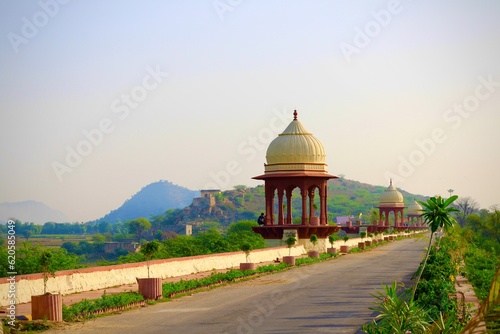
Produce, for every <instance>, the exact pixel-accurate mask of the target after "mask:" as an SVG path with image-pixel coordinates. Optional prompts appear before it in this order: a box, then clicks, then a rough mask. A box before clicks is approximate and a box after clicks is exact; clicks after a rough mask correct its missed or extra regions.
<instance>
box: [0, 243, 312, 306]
mask: <svg viewBox="0 0 500 334" xmlns="http://www.w3.org/2000/svg"><path fill="white" fill-rule="evenodd" d="M290 252H291V255H294V256H301V255H304V254H306V250H305V249H304V247H303V246H302V245H296V246H294V247H292V248H291V249H290ZM288 253H289V250H288V248H287V247H283V246H282V247H272V248H265V249H256V250H253V251H251V253H250V256H249V261H250V262H254V263H260V262H268V261H272V260H274V259H276V258H280V259H281V258H282V257H283V256H286V255H288ZM241 262H246V257H245V254H244V253H243V252H231V253H219V254H210V255H198V256H191V257H183V258H173V259H166V260H153V261H150V268H149V269H150V273H151V277H161V278H168V277H178V276H183V275H189V274H193V273H198V272H204V271H210V270H213V269H227V268H234V267H239V264H240V263H241ZM136 277H148V269H147V264H146V262H138V263H127V264H120V265H113V266H103V267H92V268H83V269H74V270H63V271H57V272H56V273H55V277H50V278H49V280H48V282H47V291H48V292H51V293H61V294H63V295H66V294H71V293H77V292H83V291H91V290H99V289H106V288H110V287H113V286H119V285H126V284H132V283H135V282H136ZM15 282H16V283H15V292H14V293H15V299H16V303H26V302H30V300H31V296H32V295H41V294H43V277H42V274H30V275H19V276H15ZM12 291H13V286H12V285H11V280H10V279H9V277H3V278H0V296H1V297H0V306H7V305H9V302H10V297H9V295H11V293H12Z"/></svg>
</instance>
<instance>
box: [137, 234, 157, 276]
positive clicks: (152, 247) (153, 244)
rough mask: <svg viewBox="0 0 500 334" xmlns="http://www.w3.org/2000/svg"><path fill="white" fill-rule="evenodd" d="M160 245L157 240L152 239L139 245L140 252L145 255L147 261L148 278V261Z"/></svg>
mask: <svg viewBox="0 0 500 334" xmlns="http://www.w3.org/2000/svg"><path fill="white" fill-rule="evenodd" d="M160 245H161V244H160V242H159V241H158V240H153V241H150V242H147V243H145V244H144V245H142V246H141V253H142V254H144V256H145V257H146V261H147V267H148V278H149V261H150V260H151V259H152V258H153V256H154V255H155V254H156V253H158V250H159V249H160Z"/></svg>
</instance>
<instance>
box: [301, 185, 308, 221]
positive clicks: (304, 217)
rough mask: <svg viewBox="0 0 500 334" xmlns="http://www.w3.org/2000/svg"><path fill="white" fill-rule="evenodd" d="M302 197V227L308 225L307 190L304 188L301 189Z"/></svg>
mask: <svg viewBox="0 0 500 334" xmlns="http://www.w3.org/2000/svg"><path fill="white" fill-rule="evenodd" d="M300 195H301V196H302V225H307V224H306V221H307V214H306V208H307V189H305V187H304V186H302V187H301V188H300Z"/></svg>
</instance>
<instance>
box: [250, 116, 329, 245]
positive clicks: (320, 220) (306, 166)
mask: <svg viewBox="0 0 500 334" xmlns="http://www.w3.org/2000/svg"><path fill="white" fill-rule="evenodd" d="M266 162H267V163H266V164H264V174H263V175H260V176H256V177H254V179H257V180H264V189H265V198H266V212H265V223H264V225H263V226H258V227H254V231H255V232H257V233H259V234H261V235H262V236H263V237H264V238H265V239H281V238H283V231H284V230H296V231H297V235H298V237H299V238H309V237H310V236H311V235H312V234H316V235H317V236H318V238H326V237H328V236H329V235H330V234H332V233H334V232H336V231H338V230H339V228H338V227H336V226H329V225H328V221H327V190H328V187H327V183H328V180H329V179H336V178H337V177H336V176H334V175H330V174H328V171H327V164H326V154H325V149H324V147H323V145H322V144H321V142H320V141H319V140H318V139H317V138H316V137H314V136H313V135H312V134H311V133H310V132H308V131H307V130H306V129H305V128H304V126H303V125H302V123H300V122H299V120H298V119H297V111H296V110H295V111H294V113H293V121H292V122H291V123H290V124H289V125H288V126H287V128H286V129H285V130H284V131H283V133H281V134H280V135H279V136H278V137H277V138H275V139H274V140H273V141H272V142H271V143H270V144H269V147H268V148H267V153H266ZM296 188H298V189H299V190H300V196H301V219H300V224H297V223H296V224H293V219H292V196H293V190H294V189H296ZM296 194H297V192H296ZM316 194H317V195H318V196H319V205H317V204H315V195H316ZM276 201H277V203H275V202H276ZM316 202H318V201H317V200H316ZM276 204H277V205H276ZM318 207H319V208H318ZM275 208H277V212H275V211H276V209H275ZM285 209H286V210H285ZM318 209H319V217H318V216H316V210H318Z"/></svg>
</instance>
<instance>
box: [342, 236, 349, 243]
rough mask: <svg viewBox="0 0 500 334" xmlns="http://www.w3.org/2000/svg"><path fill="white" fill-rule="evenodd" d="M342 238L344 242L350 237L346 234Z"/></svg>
mask: <svg viewBox="0 0 500 334" xmlns="http://www.w3.org/2000/svg"><path fill="white" fill-rule="evenodd" d="M342 240H344V243H347V240H349V237H348V236H347V235H346V236H344V237H343V238H342Z"/></svg>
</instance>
